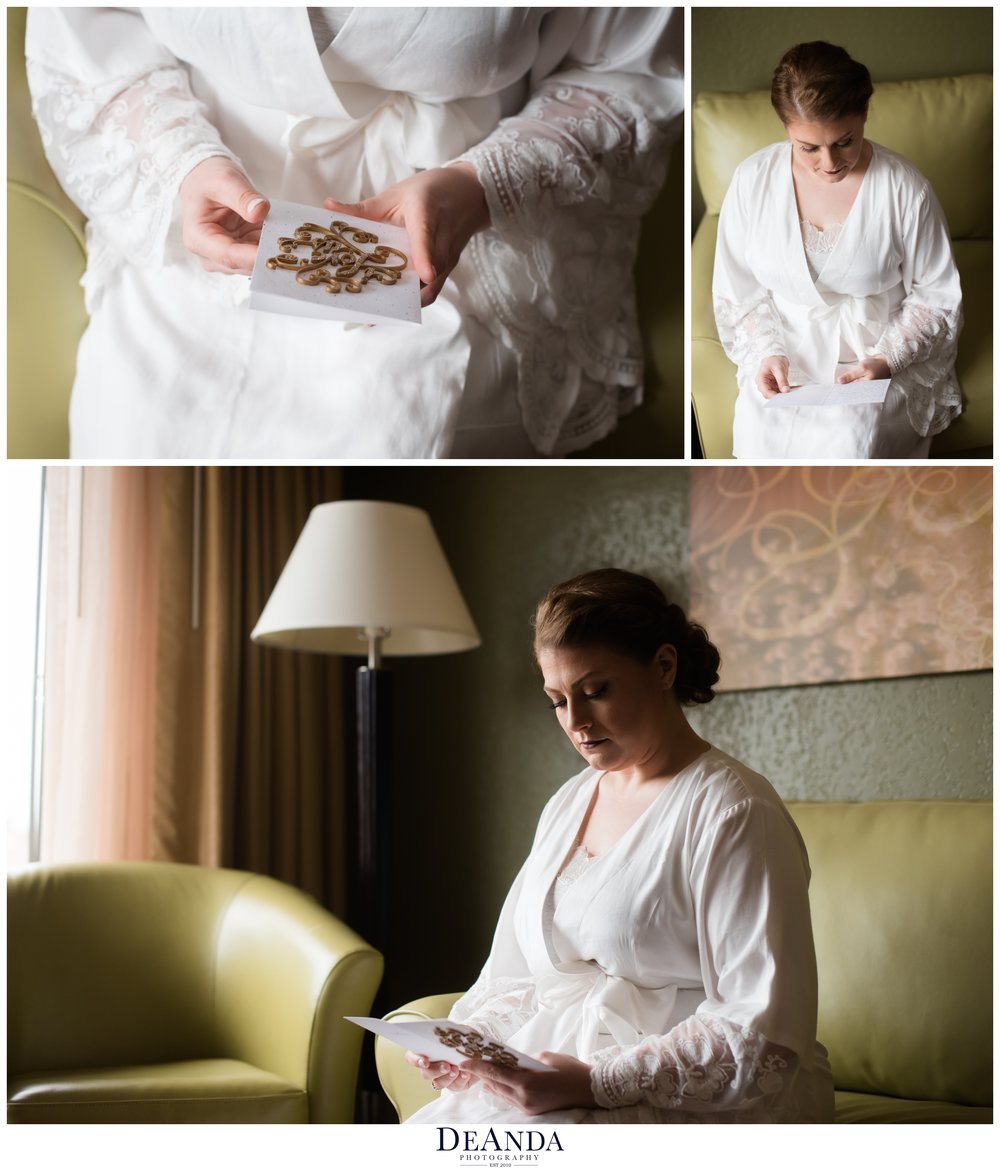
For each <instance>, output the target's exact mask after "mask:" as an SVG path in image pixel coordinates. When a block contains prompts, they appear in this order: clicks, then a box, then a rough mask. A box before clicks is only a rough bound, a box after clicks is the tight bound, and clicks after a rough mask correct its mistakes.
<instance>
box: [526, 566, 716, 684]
mask: <svg viewBox="0 0 1000 1171" xmlns="http://www.w3.org/2000/svg"><path fill="white" fill-rule="evenodd" d="M533 626H534V629H535V654H536V655H537V654H538V652H539V651H542V650H560V649H562V648H574V649H576V648H579V647H587V646H603V647H607V648H608V649H609V650H613V651H617V652H618V653H619V654H624V655H629V656H631V657H632V658H634V659H637V660H638V661H639V662H640V663H649V662H651V661H652V659H653V656H654V655H655V654H656V652H657V651H658V650H659V649H660V647H661V646H663V645H664V643H670V644H671V646H673V647H675V648H676V650H677V677H676V679H675V680H674V695H675V696H676V697H677V700H678V702H679V703H682V704H695V703H708V702H709V700H711V699H713V698H714V695H715V693H714V691H713V690H712V687H713V685H714V684H716V683H718V681H719V652H718V651H717V650H716V649H715V647H714V646H713V645H712V643H711V642H709V640H708V635H707V634H706V633H705V630H704V628H703V627H701V626H699V625H698V624H697V623H696V622H689V621H688V619H687V615H686V614H685V613H684V611H683V610H682V609H681V608H680V606H678V605H677V604H676V603H675V602H668V601H667V599H666V597H665V596H664V593H663V591H662V590H661V589H660V587H659V586H658V585H656V583H655V582H652V581H650V580H649V578H648V577H641V576H640V575H639V574H638V573H629V572H628V570H625V569H595V570H593V571H591V572H590V573H582V574H580V576H579V577H574V578H571V579H570V580H569V581H564V582H563V583H562V584H561V585H557V586H553V587H552V589H550V590H549V592H548V593H547V594H546V595H545V597H544V598H542V600H541V601H540V602H539V603H538V607H537V609H536V610H535V616H534V619H533Z"/></svg>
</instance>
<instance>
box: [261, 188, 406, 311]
mask: <svg viewBox="0 0 1000 1171" xmlns="http://www.w3.org/2000/svg"><path fill="white" fill-rule="evenodd" d="M366 233H368V235H366ZM250 308H251V309H263V310H265V311H267V312H269V313H290V314H292V315H293V316H296V317H321V318H325V319H326V320H328V321H360V322H364V323H366V324H369V325H373V324H375V323H376V322H379V321H387V320H388V321H407V322H413V323H414V324H417V325H419V324H420V279H419V278H418V276H417V274H416V272H415V271H414V269H413V261H412V250H411V247H410V238H409V236H408V235H407V233H406V230H405V228H397V227H396V226H395V225H394V224H382V223H378V222H377V221H375V220H362V219H359V218H358V217H357V216H349V215H345V214H344V213H343V212H332V211H326V210H324V209H323V208H320V207H309V206H307V205H306V204H304V203H286V202H284V201H282V200H275V201H274V202H273V203H272V204H271V210H270V213H269V214H268V217H267V219H266V220H265V221H264V226H263V228H262V229H261V234H260V247H259V248H258V250H257V259H256V261H255V262H254V266H253V274H252V275H251V277H250Z"/></svg>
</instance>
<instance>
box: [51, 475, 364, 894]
mask: <svg viewBox="0 0 1000 1171" xmlns="http://www.w3.org/2000/svg"><path fill="white" fill-rule="evenodd" d="M47 486H48V516H49V541H48V594H47V604H46V626H47V633H46V662H45V701H44V702H45V708H44V717H45V718H44V729H45V731H44V755H43V779H42V817H41V856H42V860H43V861H70V860H85V859H162V860H173V861H183V862H197V863H200V864H203V865H220V866H235V867H238V868H240V869H248V870H254V871H257V872H260V873H265V874H272V875H274V876H275V877H277V878H280V879H282V880H284V881H287V882H291V883H294V884H295V885H297V886H299V887H300V888H302V889H304V890H306V891H308V892H309V893H311V894H313V895H315V896H316V897H317V898H319V899H320V900H321V901H322V902H324V903H325V904H326V905H327V906H329V907H331V908H332V909H333V910H335V911H338V912H339V913H341V914H342V913H343V909H344V902H345V865H344V838H345V833H344V830H345V813H344V779H343V762H342V756H343V752H342V750H343V730H342V717H341V704H342V699H341V668H340V660H339V659H337V658H335V657H332V656H323V655H306V654H297V653H294V652H289V651H282V650H275V649H265V648H262V647H258V646H256V645H254V644H253V643H251V642H250V637H249V636H250V631H251V629H252V628H253V625H254V623H255V622H256V620H257V617H258V615H259V614H260V611H261V609H262V608H263V606H264V603H265V601H266V600H267V597H268V595H269V593H270V591H271V589H272V588H273V586H274V583H275V582H276V581H277V578H278V575H279V574H280V572H281V569H282V568H283V566H284V563H285V560H286V559H287V557H288V554H289V553H290V552H291V549H292V546H293V545H294V543H295V541H296V539H297V537H298V534H299V532H300V531H301V528H302V526H303V524H304V523H305V520H306V517H307V516H308V514H309V511H310V509H311V508H312V507H313V506H314V505H316V504H318V503H321V502H322V501H324V500H332V499H337V498H338V497H339V495H340V472H339V469H336V468H300V467H294V468H283V467H282V468H176V467H157V468H114V467H112V468H50V469H49V470H48V474H47Z"/></svg>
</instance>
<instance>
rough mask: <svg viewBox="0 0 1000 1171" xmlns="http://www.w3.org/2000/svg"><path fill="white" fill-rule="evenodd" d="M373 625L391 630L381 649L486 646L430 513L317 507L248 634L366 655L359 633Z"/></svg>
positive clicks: (410, 651) (357, 505)
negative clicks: (435, 530) (446, 556)
mask: <svg viewBox="0 0 1000 1171" xmlns="http://www.w3.org/2000/svg"><path fill="white" fill-rule="evenodd" d="M373 627H383V628H385V629H387V630H388V631H389V633H388V635H387V636H386V637H385V640H384V642H383V644H382V653H383V654H384V655H434V654H443V653H446V652H448V651H464V650H468V649H469V648H470V647H475V646H479V643H480V638H479V632H478V631H477V630H476V626H475V623H474V622H473V621H472V616H471V615H470V614H469V611H468V608H467V607H466V605H465V602H464V600H463V599H462V595H461V593H460V592H459V589H458V585H457V583H456V582H455V579H454V577H453V576H452V573H451V569H450V568H449V566H448V562H447V560H446V559H445V556H444V552H443V550H442V549H441V545H440V543H439V541H438V539H437V535H436V534H435V532H434V528H433V526H432V525H431V519H430V517H429V516H428V515H427V513H426V512H424V511H423V510H422V509H419V508H411V507H409V505H405V504H388V503H384V502H382V501H374V500H339V501H335V502H333V503H331V504H319V505H317V506H316V507H315V508H314V509H313V510H312V512H311V513H310V514H309V519H308V520H307V521H306V523H305V527H304V528H303V530H302V532H301V533H300V534H299V539H298V541H297V542H296V543H295V548H294V549H293V550H292V552H291V556H290V557H289V558H288V563H287V564H286V565H285V568H284V569H283V570H282V572H281V577H280V578H278V584H277V585H276V586H275V587H274V591H273V592H272V594H271V596H270V598H268V601H267V605H266V606H265V607H264V611H263V613H262V614H261V616H260V618H259V619H258V621H257V625H256V626H255V627H254V629H253V632H252V633H251V635H250V637H251V638H252V639H253V640H254V641H255V642H260V643H264V644H266V645H270V646H281V647H289V648H291V649H293V650H304V651H326V652H327V653H331V654H341V655H359V654H364V653H365V642H364V639H363V638H360V637H359V635H362V634H363V632H364V631H365V630H366V629H367V628H373Z"/></svg>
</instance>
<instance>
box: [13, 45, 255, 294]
mask: <svg viewBox="0 0 1000 1171" xmlns="http://www.w3.org/2000/svg"><path fill="white" fill-rule="evenodd" d="M27 69H28V77H29V80H30V83H31V100H32V110H33V112H34V115H35V120H36V122H37V123H38V128H39V132H40V134H41V138H42V145H43V147H44V149H45V155H46V158H47V159H48V161H49V165H50V166H51V167H52V170H53V171H54V172H55V174H56V177H57V178H58V180H59V182H60V184H61V186H62V187H63V189H64V190H65V191H66V193H67V194H68V195H69V197H70V198H71V199H72V200H73V202H74V203H75V204H76V205H77V207H79V208H80V210H81V211H82V212H83V213H84V215H86V216H87V220H88V223H87V274H86V277H85V278H84V281H85V287H86V290H87V293H88V309H92V308H93V306H92V304H90V303H89V301H90V299H91V296H92V294H93V292H94V291H95V290H96V289H97V288H98V287H99V286H100V285H102V284H103V283H104V282H105V281H106V280H107V278H108V276H109V275H110V273H111V272H113V271H114V269H116V268H117V267H118V266H119V265H121V264H122V263H124V262H125V260H126V259H127V260H128V261H129V262H131V263H133V264H136V265H138V266H140V267H143V268H150V267H153V266H154V265H156V264H159V263H160V262H161V261H162V258H163V254H164V249H165V245H166V238H167V232H168V230H169V228H170V221H171V216H172V212H173V201H174V197H175V196H176V194H177V190H178V188H179V187H180V184H181V180H182V179H183V178H184V176H185V175H187V173H188V172H189V171H190V170H191V169H192V168H193V167H195V166H197V165H198V163H200V162H203V161H204V160H205V159H207V158H211V157H212V156H213V155H222V156H224V157H226V158H228V159H230V160H232V162H234V163H235V164H236V165H237V166H239V167H240V168H241V169H242V164H241V163H240V161H239V159H238V158H237V157H236V155H234V154H233V153H232V151H230V150H228V149H227V148H226V147H225V146H223V144H222V140H221V139H220V138H219V135H218V132H217V131H216V129H215V127H214V126H212V124H211V123H210V122H209V121H208V120H207V119H206V118H205V117H204V116H203V114H204V109H205V107H204V106H203V105H202V103H201V102H199V101H197V100H196V99H195V97H194V96H193V95H192V93H191V88H190V85H189V82H188V76H187V73H186V72H185V70H184V69H182V68H180V67H178V66H163V67H159V68H156V69H153V70H150V71H147V72H144V73H142V74H141V75H139V76H136V77H132V78H118V79H116V80H115V81H114V82H112V83H108V84H105V85H103V86H99V87H96V88H95V87H88V86H86V85H84V84H83V82H81V81H79V80H78V79H76V78H73V77H70V76H69V75H68V74H64V73H60V72H58V71H56V70H54V69H51V68H49V67H47V66H44V65H41V64H39V63H38V62H37V61H33V60H31V59H29V60H28V63H27Z"/></svg>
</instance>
